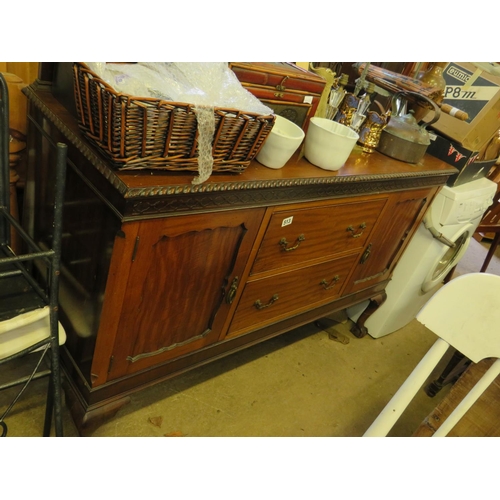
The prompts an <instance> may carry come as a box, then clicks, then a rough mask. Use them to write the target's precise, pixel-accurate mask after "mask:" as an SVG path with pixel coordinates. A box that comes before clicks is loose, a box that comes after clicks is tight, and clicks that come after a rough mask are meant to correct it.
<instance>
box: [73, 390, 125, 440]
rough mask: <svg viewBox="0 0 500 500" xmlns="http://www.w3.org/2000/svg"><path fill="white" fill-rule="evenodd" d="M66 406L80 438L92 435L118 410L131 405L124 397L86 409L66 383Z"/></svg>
mask: <svg viewBox="0 0 500 500" xmlns="http://www.w3.org/2000/svg"><path fill="white" fill-rule="evenodd" d="M64 394H65V397H66V406H67V408H68V409H69V411H70V413H71V416H72V418H73V422H74V423H75V426H76V428H77V430H78V433H79V434H80V436H82V437H85V436H89V435H91V434H92V433H93V432H94V431H95V430H96V429H98V428H99V427H100V426H101V425H102V424H104V423H105V422H107V421H108V420H110V419H111V418H113V417H114V416H115V415H116V413H117V412H118V410H120V409H121V408H123V407H124V406H125V405H126V404H128V403H130V397H129V396H124V397H121V398H119V399H114V400H112V401H110V402H108V403H104V404H102V405H99V406H97V405H95V406H93V407H92V406H89V407H86V405H85V403H83V402H82V401H81V398H79V397H78V396H77V394H76V393H75V391H74V390H73V388H72V387H71V385H70V384H68V383H66V381H65V383H64Z"/></svg>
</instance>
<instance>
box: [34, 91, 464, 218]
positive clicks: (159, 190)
mask: <svg viewBox="0 0 500 500" xmlns="http://www.w3.org/2000/svg"><path fill="white" fill-rule="evenodd" d="M24 93H25V95H26V96H27V97H28V99H29V101H30V103H31V104H32V105H33V106H34V107H35V108H36V109H37V110H38V111H39V112H41V113H42V115H43V116H44V118H47V119H48V120H49V121H50V122H51V123H52V124H53V125H54V126H55V127H56V128H57V129H58V130H59V131H60V132H61V133H62V134H63V136H64V139H65V140H66V141H68V142H69V143H70V144H71V145H72V146H73V147H75V148H76V149H77V150H79V151H80V153H81V154H82V155H83V156H84V157H85V158H86V159H87V160H88V163H89V164H91V165H92V166H93V168H94V169H95V170H97V171H98V172H99V173H100V176H102V177H103V178H104V179H105V180H106V181H107V183H108V184H109V185H108V186H107V187H105V188H103V189H104V191H109V190H113V191H115V193H114V195H116V197H119V198H121V199H123V200H128V202H129V204H130V202H132V203H133V202H134V200H136V201H137V200H142V201H141V203H142V205H144V200H145V199H146V200H147V199H151V200H152V199H155V200H158V197H161V198H165V197H167V198H170V199H171V201H172V198H174V199H175V198H184V202H183V204H182V206H177V207H175V206H174V205H175V203H174V204H170V205H169V208H168V211H174V212H179V211H180V212H182V211H185V210H193V209H194V210H196V209H197V202H196V201H192V200H187V201H186V199H187V198H189V197H191V198H193V197H194V198H197V199H199V198H200V196H203V197H205V198H206V197H207V196H206V195H210V194H211V193H231V194H232V195H233V196H232V197H231V199H227V200H224V201H219V202H214V203H215V204H214V205H213V208H216V209H217V208H224V207H228V206H250V205H253V204H259V203H260V200H261V199H262V197H264V198H265V200H263V199H262V204H264V203H266V202H267V203H273V202H278V203H280V202H285V201H291V200H294V199H297V201H298V200H300V199H310V198H324V197H331V196H350V195H355V194H364V193H368V192H380V191H394V190H398V189H405V188H411V187H419V186H425V185H443V184H445V183H446V180H447V178H448V177H449V176H451V175H453V174H455V173H456V172H457V170H456V169H455V168H453V167H451V166H450V165H447V164H446V163H444V162H442V161H441V160H438V159H437V158H434V157H432V156H429V155H425V156H424V158H423V160H422V161H421V162H420V163H419V164H416V165H412V164H408V163H405V162H402V161H399V160H395V159H392V158H389V157H387V156H385V155H382V154H381V153H378V152H374V153H371V154H367V153H363V152H362V151H361V148H360V147H359V146H356V147H355V149H354V150H353V152H352V154H351V155H350V157H349V159H348V160H347V162H346V164H345V165H344V166H343V167H342V168H341V169H340V170H338V171H336V172H331V171H327V170H323V169H321V168H319V167H316V166H314V165H312V164H311V163H310V162H309V161H308V160H306V159H305V158H300V155H299V153H296V154H295V155H294V156H293V157H292V159H291V160H290V161H289V162H288V163H287V164H286V165H285V166H284V167H283V168H282V169H278V170H274V169H270V168H267V167H264V166H263V165H261V164H260V163H259V162H257V161H256V160H254V161H253V162H252V163H251V164H250V165H249V167H248V168H247V169H246V170H245V171H243V172H242V173H222V172H214V173H213V174H212V176H211V177H210V178H209V179H208V180H207V181H206V182H204V183H203V184H201V185H194V184H192V180H193V178H194V177H195V175H196V174H195V173H194V172H189V173H185V172H179V173H177V172H173V171H158V170H155V171H152V170H116V169H114V168H112V167H110V166H109V164H108V163H107V161H106V159H105V158H104V157H103V156H101V154H100V153H99V151H98V150H97V149H96V148H95V147H93V146H92V145H91V144H89V142H88V141H87V140H86V139H85V137H84V136H83V135H82V133H81V132H80V129H79V127H78V122H77V119H76V118H75V116H74V114H73V113H72V112H70V111H69V110H68V109H67V108H66V107H65V106H64V105H63V104H61V102H59V101H58V99H57V98H56V97H55V96H54V95H53V94H52V93H51V91H50V88H47V87H43V86H38V85H37V83H36V82H35V83H34V84H33V85H31V86H28V87H26V88H25V89H24ZM84 175H87V177H89V176H90V177H94V178H95V175H94V173H92V172H90V171H88V170H87V172H84ZM104 179H103V180H104ZM287 188H288V189H287ZM284 191H287V193H288V195H286V196H287V198H286V199H285V198H284V197H283V196H284V195H283V193H284ZM257 192H258V193H259V194H256V193H257ZM278 192H280V194H278ZM242 193H245V195H244V199H242V197H241V195H242ZM250 193H254V194H253V195H252V194H250ZM263 193H264V194H263ZM235 194H238V195H239V197H238V199H235V196H234V195H235ZM114 195H112V196H109V194H108V195H106V196H107V197H108V198H115V196H114ZM186 197H187V198H186ZM155 203H156V205H155V207H154V208H152V207H146V208H144V206H142V207H141V208H140V209H137V207H136V208H133V207H132V208H131V207H130V206H129V207H125V206H123V207H118V210H119V211H120V212H121V213H122V214H123V215H124V217H125V218H126V217H127V215H129V216H132V215H134V216H138V215H139V212H140V213H141V214H142V215H144V214H145V213H160V212H161V211H163V212H164V211H165V207H158V206H157V201H155ZM114 205H115V206H117V205H119V203H117V202H114ZM207 208H208V207H207ZM151 210H152V212H151Z"/></svg>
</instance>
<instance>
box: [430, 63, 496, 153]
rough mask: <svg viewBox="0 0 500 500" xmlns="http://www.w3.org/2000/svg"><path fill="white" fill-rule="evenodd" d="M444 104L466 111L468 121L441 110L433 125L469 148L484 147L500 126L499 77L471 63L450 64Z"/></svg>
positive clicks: (445, 74) (446, 77)
mask: <svg viewBox="0 0 500 500" xmlns="http://www.w3.org/2000/svg"><path fill="white" fill-rule="evenodd" d="M443 77H444V79H445V81H446V89H445V97H444V100H443V103H445V104H450V105H451V106H453V107H456V108H458V109H461V110H463V111H466V112H467V113H468V114H469V118H468V120H467V121H462V120H458V119H457V118H454V117H453V116H450V115H448V114H445V113H441V117H440V118H439V120H438V121H437V122H436V123H434V124H433V125H432V128H434V129H435V130H437V131H438V132H440V133H441V134H442V135H444V136H446V137H449V138H450V139H452V140H454V141H456V142H458V143H459V144H461V145H462V146H464V147H466V148H467V149H469V150H470V151H479V150H481V149H482V148H483V147H484V146H485V145H486V143H487V142H488V141H489V140H490V139H491V138H492V137H493V136H494V135H495V133H496V132H497V130H498V129H500V77H498V76H495V75H492V74H490V73H487V72H486V71H484V70H482V69H481V68H478V67H477V66H475V65H474V64H472V63H467V62H465V63H464V62H461V63H454V62H452V63H449V64H448V65H447V66H446V67H445V68H444V70H443Z"/></svg>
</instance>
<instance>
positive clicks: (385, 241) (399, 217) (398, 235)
mask: <svg viewBox="0 0 500 500" xmlns="http://www.w3.org/2000/svg"><path fill="white" fill-rule="evenodd" d="M435 192H436V190H435V188H432V189H420V190H416V191H404V192H401V193H397V194H395V195H393V196H392V197H391V199H390V201H389V204H388V206H387V208H386V210H385V211H384V213H383V214H382V217H381V219H380V221H379V223H378V225H377V228H376V229H375V231H374V232H373V234H372V237H370V238H369V239H368V240H367V246H366V248H365V251H364V253H363V254H362V256H361V259H360V261H359V263H358V265H357V267H356V269H355V271H354V273H353V276H352V278H351V280H350V285H349V286H348V287H346V291H345V293H353V292H356V291H358V290H362V289H363V288H366V287H368V286H371V285H374V284H376V283H379V282H381V281H383V280H385V279H388V278H389V276H390V273H391V271H392V269H393V267H394V265H395V263H396V261H397V259H398V258H399V255H400V254H401V252H402V251H403V249H404V247H405V246H406V244H407V242H408V241H409V238H410V237H411V236H412V235H413V233H414V231H415V229H416V228H417V226H418V224H419V223H420V221H421V219H422V217H423V215H424V213H425V210H426V209H427V207H428V206H429V204H430V202H431V200H432V198H433V196H434V194H435Z"/></svg>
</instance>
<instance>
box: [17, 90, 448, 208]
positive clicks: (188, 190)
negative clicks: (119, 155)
mask: <svg viewBox="0 0 500 500" xmlns="http://www.w3.org/2000/svg"><path fill="white" fill-rule="evenodd" d="M23 92H24V93H25V95H26V96H27V97H28V99H30V100H31V101H32V102H33V104H34V105H35V106H36V107H37V108H38V109H39V110H40V111H41V112H42V113H43V114H44V115H45V116H46V117H47V118H48V119H49V120H50V121H51V122H52V123H53V124H54V125H55V126H56V128H58V129H59V130H60V131H61V132H62V133H63V134H64V135H65V136H66V137H67V138H68V139H69V140H70V141H71V143H72V144H73V145H74V146H75V147H76V148H77V149H78V150H79V151H80V152H81V153H82V154H83V155H84V157H85V158H86V159H87V160H89V161H90V162H91V163H92V165H93V166H94V167H95V168H96V169H97V170H98V171H99V172H100V173H101V174H102V175H103V176H104V177H105V178H106V179H107V180H108V181H109V182H110V184H111V185H112V186H113V187H114V188H115V189H117V190H118V192H119V193H120V194H121V195H122V196H123V197H124V198H126V199H129V200H133V199H135V198H141V200H140V201H138V202H137V206H138V207H139V206H141V205H144V204H145V203H146V204H147V202H145V200H144V198H149V197H154V198H157V197H160V196H161V197H165V196H167V197H185V196H186V195H194V196H196V195H199V194H204V193H236V192H244V191H259V192H262V191H263V190H266V189H269V190H274V189H276V188H278V189H280V190H281V189H282V188H301V189H302V190H303V188H309V189H306V191H309V194H308V195H306V196H305V197H308V196H310V195H311V194H312V195H314V197H315V198H317V197H322V196H321V195H319V193H318V192H317V189H318V187H321V188H323V189H326V190H327V191H328V194H326V193H325V194H324V195H323V196H332V194H335V195H336V196H338V195H349V194H353V195H354V194H363V193H367V192H374V191H377V190H378V189H383V191H392V190H396V189H398V188H404V187H419V186H428V185H432V184H434V183H436V181H438V182H439V181H441V180H442V179H446V178H447V177H448V176H450V175H452V174H454V173H456V171H455V169H453V168H452V167H450V171H449V172H448V171H442V170H441V171H435V172H434V171H428V172H419V173H417V174H416V173H413V172H403V173H392V174H377V175H353V176H349V177H337V176H336V177H315V178H299V179H276V180H257V181H255V180H249V181H238V180H235V181H224V182H217V181H215V178H216V177H215V175H216V174H214V176H213V177H212V179H211V182H210V183H205V184H201V185H194V184H179V185H169V186H152V187H151V186H150V187H145V188H128V187H127V185H126V184H125V183H124V182H123V181H122V180H121V179H120V178H119V177H118V176H117V175H116V174H115V172H114V171H113V170H112V169H111V168H110V167H108V166H107V165H106V163H105V161H104V160H103V159H101V158H100V157H99V156H97V155H96V154H95V153H94V152H93V151H92V150H91V149H90V148H89V147H88V144H87V143H86V142H83V141H82V140H81V138H80V137H78V136H77V135H75V134H74V133H73V132H72V131H71V130H70V129H69V128H68V127H67V126H66V125H65V124H64V123H63V121H62V120H61V119H60V118H59V117H58V116H57V115H56V114H54V113H53V112H52V111H51V110H50V109H49V108H48V107H47V105H45V104H44V103H43V102H42V101H41V100H40V99H39V98H38V96H37V94H36V92H35V90H34V89H33V88H31V86H28V87H25V88H24V89H23ZM235 175H237V174H235ZM398 181H400V182H399V183H398ZM331 186H333V190H332V191H334V193H332V191H330V189H329V187H331ZM311 190H312V191H311ZM273 193H274V194H273V195H271V196H270V199H269V201H271V199H274V196H276V192H275V191H274V192H273ZM289 194H290V193H289ZM257 198H258V197H257ZM278 198H279V197H278ZM250 201H251V200H247V202H250ZM193 202H194V198H193ZM151 203H152V204H154V205H156V206H157V205H158V200H154V201H153V200H152V201H151ZM187 203H188V205H189V204H190V203H189V202H187ZM168 204H169V202H167V205H168ZM196 204H197V203H196V202H194V205H196ZM229 204H231V203H229ZM223 205H225V203H224V204H223ZM223 205H217V204H215V205H214V206H223ZM205 208H206V206H205ZM138 212H141V211H140V210H138ZM144 212H148V210H145V211H142V212H141V213H144ZM154 212H156V210H154Z"/></svg>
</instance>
